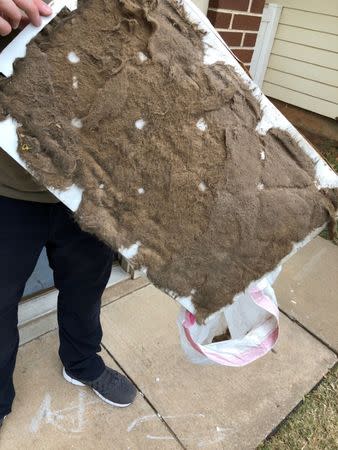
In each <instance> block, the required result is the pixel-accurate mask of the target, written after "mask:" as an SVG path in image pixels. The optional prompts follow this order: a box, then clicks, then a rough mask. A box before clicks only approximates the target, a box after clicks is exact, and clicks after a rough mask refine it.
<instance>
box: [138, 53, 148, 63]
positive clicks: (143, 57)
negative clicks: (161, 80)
mask: <svg viewBox="0 0 338 450" xmlns="http://www.w3.org/2000/svg"><path fill="white" fill-rule="evenodd" d="M137 57H138V59H139V60H140V61H141V62H142V63H143V62H145V61H147V59H148V58H147V56H146V55H145V54H144V53H143V52H138V54H137Z"/></svg>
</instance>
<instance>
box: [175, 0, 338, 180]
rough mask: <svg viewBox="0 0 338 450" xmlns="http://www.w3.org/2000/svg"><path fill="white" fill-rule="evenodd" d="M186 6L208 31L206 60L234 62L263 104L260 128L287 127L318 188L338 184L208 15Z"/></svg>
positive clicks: (263, 130)
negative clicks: (309, 164)
mask: <svg viewBox="0 0 338 450" xmlns="http://www.w3.org/2000/svg"><path fill="white" fill-rule="evenodd" d="M183 6H184V8H185V10H186V13H187V15H188V17H189V19H190V20H191V21H192V22H194V23H196V24H197V25H198V26H199V27H200V28H201V29H202V30H204V31H205V32H206V34H205V35H204V37H203V42H204V63H205V64H207V65H211V64H214V63H216V62H224V63H225V64H228V65H230V66H232V67H233V68H234V69H235V71H236V72H237V74H238V75H239V76H240V77H241V78H242V80H243V81H244V82H245V84H246V85H247V86H248V88H249V89H250V91H251V92H252V94H253V95H254V97H256V99H257V100H258V102H259V103H260V106H261V111H262V119H261V121H260V122H259V123H258V125H257V128H256V130H257V132H258V133H260V134H262V135H264V134H266V133H267V132H268V131H269V130H270V129H271V128H279V129H280V130H284V131H287V132H288V133H290V135H291V136H292V137H293V138H294V139H295V141H296V142H297V143H298V144H299V146H300V148H301V149H302V150H303V151H304V153H306V154H307V155H308V156H309V157H310V158H311V160H312V161H313V163H314V166H315V177H316V185H317V187H318V188H335V187H338V175H337V174H336V173H335V172H334V170H333V169H332V168H331V167H330V166H329V165H328V164H327V163H326V161H324V159H323V158H322V157H321V156H320V155H319V154H318V153H317V151H316V150H315V149H314V148H313V146H312V145H311V144H310V143H309V142H308V141H307V140H306V139H305V138H304V137H303V136H302V135H301V134H300V133H299V131H298V130H297V129H296V128H295V127H294V126H293V125H292V124H291V123H290V122H289V121H288V120H287V119H286V117H284V116H283V114H282V113H281V112H280V111H279V110H278V109H277V108H276V107H275V106H274V105H273V104H272V103H271V102H270V100H269V99H268V98H267V97H266V96H265V95H264V94H263V92H262V91H261V89H260V88H259V87H258V86H257V85H256V84H255V83H254V81H252V80H251V78H250V77H249V76H248V74H247V73H246V72H245V70H244V69H243V68H242V67H241V65H240V64H239V63H238V61H237V60H236V58H235V57H234V56H233V55H232V53H231V51H230V50H229V48H228V46H227V45H226V44H225V42H224V41H223V39H222V38H221V36H220V35H219V34H218V33H217V31H216V30H215V29H214V27H213V26H212V24H211V23H210V21H209V20H208V19H207V17H206V16H205V15H204V14H203V13H202V12H201V11H200V10H199V9H198V7H197V6H196V5H194V3H192V1H191V0H184V1H183Z"/></svg>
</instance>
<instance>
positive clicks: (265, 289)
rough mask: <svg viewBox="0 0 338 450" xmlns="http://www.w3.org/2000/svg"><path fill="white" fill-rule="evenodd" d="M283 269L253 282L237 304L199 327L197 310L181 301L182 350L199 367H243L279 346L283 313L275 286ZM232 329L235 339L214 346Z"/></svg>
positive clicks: (237, 296) (239, 297)
mask: <svg viewBox="0 0 338 450" xmlns="http://www.w3.org/2000/svg"><path fill="white" fill-rule="evenodd" d="M280 270H281V267H278V268H277V269H276V270H274V271H273V272H271V273H270V274H269V275H267V276H265V277H263V278H262V279H260V280H259V281H256V282H253V283H251V284H250V286H249V287H248V288H247V289H246V290H245V292H244V293H242V294H239V295H236V297H235V298H234V302H233V303H232V304H231V305H228V306H226V307H225V308H223V309H222V310H221V311H218V312H217V313H214V314H212V315H211V316H210V317H208V318H207V320H206V322H205V324H204V325H198V324H197V323H196V319H195V316H194V307H193V305H192V303H191V302H189V301H187V299H186V298H185V299H183V298H182V299H181V301H180V303H181V310H180V314H179V317H178V326H179V330H180V337H181V344H182V347H183V349H184V351H185V353H186V354H187V356H188V357H189V359H190V360H191V361H192V362H194V363H196V364H215V363H216V364H221V365H224V366H233V367H241V366H245V365H247V364H249V363H251V362H253V361H255V360H256V359H258V358H260V357H262V356H264V355H265V354H266V353H268V352H269V351H270V350H271V349H272V347H273V346H274V345H275V343H276V341H277V339H278V333H279V311H278V306H277V300H276V296H275V293H274V290H273V288H272V284H273V282H274V281H275V279H276V278H277V276H278V275H279V272H280ZM226 328H228V329H229V331H230V334H231V339H229V340H225V341H221V342H212V340H213V338H214V337H215V336H218V335H220V334H222V333H224V331H225V330H226Z"/></svg>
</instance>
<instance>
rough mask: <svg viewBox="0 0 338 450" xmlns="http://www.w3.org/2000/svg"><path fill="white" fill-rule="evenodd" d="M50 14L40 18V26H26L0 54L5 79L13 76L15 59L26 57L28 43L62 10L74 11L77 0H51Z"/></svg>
mask: <svg viewBox="0 0 338 450" xmlns="http://www.w3.org/2000/svg"><path fill="white" fill-rule="evenodd" d="M49 6H50V7H51V9H52V14H51V15H50V16H47V17H41V25H40V26H39V27H35V26H34V25H32V24H28V25H27V26H26V27H25V28H24V29H23V30H22V31H21V32H20V33H19V34H18V35H17V36H16V37H15V38H14V39H13V40H12V41H11V42H10V43H9V44H8V45H7V47H5V48H4V49H3V50H2V52H1V53H0V73H2V74H3V75H5V77H10V76H12V75H13V64H14V61H15V60H16V59H17V58H24V57H25V56H26V48H27V45H28V44H29V42H30V41H31V40H32V39H33V38H34V37H35V36H36V35H37V34H39V33H40V31H41V30H42V29H43V28H44V27H45V26H46V25H47V24H48V23H49V22H51V21H52V20H53V19H54V17H56V16H57V15H58V14H59V12H60V11H61V10H62V9H63V8H65V7H66V8H68V9H69V10H70V11H74V10H75V9H76V8H77V0H53V1H52V2H51V3H49Z"/></svg>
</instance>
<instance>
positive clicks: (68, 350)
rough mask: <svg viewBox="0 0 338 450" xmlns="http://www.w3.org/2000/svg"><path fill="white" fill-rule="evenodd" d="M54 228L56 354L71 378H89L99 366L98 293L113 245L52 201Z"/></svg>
mask: <svg viewBox="0 0 338 450" xmlns="http://www.w3.org/2000/svg"><path fill="white" fill-rule="evenodd" d="M53 209H54V216H53V224H54V225H53V226H54V229H53V233H52V235H51V240H50V241H49V242H48V243H47V254H48V258H49V263H50V266H51V267H52V269H53V271H54V282H55V286H56V287H57V288H58V289H59V297H58V323H59V336H60V348H59V355H60V358H61V361H62V363H63V365H64V366H65V368H66V369H67V370H68V371H69V372H70V373H71V374H72V375H74V376H75V377H77V378H80V379H83V380H88V381H89V380H94V379H96V378H97V377H98V376H100V375H101V373H102V371H103V369H104V363H103V360H102V358H101V357H100V356H99V355H98V354H97V353H98V352H99V351H100V350H101V347H100V343H101V339H102V329H101V324H100V309H101V296H102V294H103V291H104V289H105V287H106V284H107V282H108V279H109V276H110V273H111V267H112V255H113V252H112V250H111V249H110V248H109V247H108V246H106V245H105V244H104V243H103V242H100V241H99V240H98V239H96V238H95V237H94V236H92V235H91V234H89V233H85V232H84V231H82V230H81V229H80V228H79V226H78V225H77V224H76V223H75V221H74V219H73V217H72V215H71V213H70V211H69V210H68V209H67V208H66V207H65V206H63V205H55V206H54V207H53Z"/></svg>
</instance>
